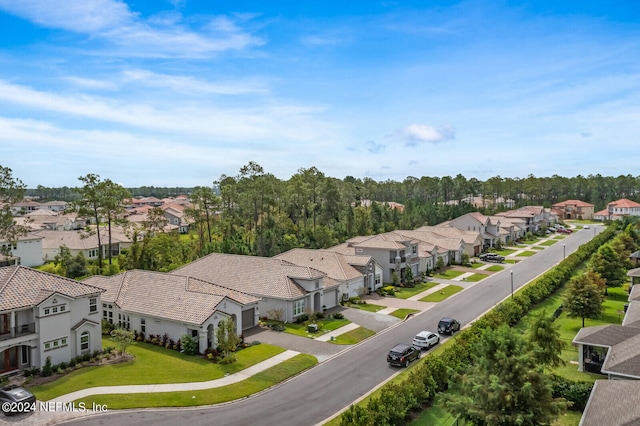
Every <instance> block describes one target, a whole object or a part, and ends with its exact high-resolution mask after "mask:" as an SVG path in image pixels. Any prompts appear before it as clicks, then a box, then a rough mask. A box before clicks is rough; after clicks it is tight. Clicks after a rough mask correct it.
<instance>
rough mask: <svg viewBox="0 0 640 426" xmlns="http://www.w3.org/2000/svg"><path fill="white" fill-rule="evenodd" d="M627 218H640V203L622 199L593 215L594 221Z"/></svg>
mask: <svg viewBox="0 0 640 426" xmlns="http://www.w3.org/2000/svg"><path fill="white" fill-rule="evenodd" d="M626 216H640V203H636V202H635V201H632V200H629V199H627V198H621V199H619V200H616V201H612V202H610V203H608V204H607V208H606V209H604V210H600V211H598V212H596V213H594V214H593V219H594V220H620V219H622V218H624V217H626Z"/></svg>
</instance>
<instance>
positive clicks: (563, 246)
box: [562, 244, 567, 260]
mask: <svg viewBox="0 0 640 426" xmlns="http://www.w3.org/2000/svg"><path fill="white" fill-rule="evenodd" d="M566 258H567V246H566V245H565V244H562V259H563V260H564V259H566Z"/></svg>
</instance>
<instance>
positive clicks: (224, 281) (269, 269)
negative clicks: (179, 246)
mask: <svg viewBox="0 0 640 426" xmlns="http://www.w3.org/2000/svg"><path fill="white" fill-rule="evenodd" d="M173 273H175V274H181V275H188V276H192V277H196V278H200V279H202V280H205V281H209V282H213V283H216V284H219V285H222V286H224V287H228V288H231V289H234V290H238V291H242V292H245V293H249V294H253V295H256V296H259V297H273V298H277V299H286V300H291V299H299V298H300V297H303V296H305V295H306V294H307V293H306V291H305V290H304V289H303V288H302V287H301V286H300V285H298V284H297V283H296V281H295V280H296V278H299V279H304V280H316V279H323V278H324V274H323V273H322V272H320V271H318V270H315V269H313V268H309V267H304V266H297V265H294V264H292V263H290V262H287V261H285V260H283V259H275V258H269V257H258V256H243V255H237V254H222V253H211V254H210V255H208V256H205V257H203V258H201V259H198V260H196V261H194V262H191V263H190V264H188V265H185V266H183V267H181V268H178V269H176V270H174V271H173Z"/></svg>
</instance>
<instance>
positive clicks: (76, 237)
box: [34, 227, 133, 264]
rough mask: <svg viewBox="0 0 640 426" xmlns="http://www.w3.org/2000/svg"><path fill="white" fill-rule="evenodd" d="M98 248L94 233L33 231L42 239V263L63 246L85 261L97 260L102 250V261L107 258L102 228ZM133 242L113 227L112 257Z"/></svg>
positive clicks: (105, 232)
mask: <svg viewBox="0 0 640 426" xmlns="http://www.w3.org/2000/svg"><path fill="white" fill-rule="evenodd" d="M100 232H101V235H100V244H101V245H100V247H99V246H98V236H97V235H96V234H95V233H92V234H89V233H87V232H85V231H52V230H48V229H43V230H40V231H34V234H35V235H38V236H40V237H41V238H42V262H41V263H40V264H42V263H44V262H46V261H50V260H53V259H54V258H55V257H56V256H57V255H58V253H60V247H62V246H65V247H67V248H68V249H69V251H70V252H71V255H72V256H77V255H78V254H79V253H82V255H83V256H84V257H85V259H87V260H97V259H98V254H99V250H102V255H103V259H107V258H108V254H109V235H108V234H107V231H106V230H105V229H104V228H100ZM132 244H133V241H131V239H130V238H129V237H127V236H126V235H125V234H124V233H123V232H121V230H120V229H119V228H117V227H114V228H113V229H112V232H111V250H112V253H111V254H112V255H113V256H117V255H118V254H119V253H120V251H121V250H122V249H124V248H128V247H131V245H132Z"/></svg>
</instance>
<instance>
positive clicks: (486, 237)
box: [446, 212, 502, 249]
mask: <svg viewBox="0 0 640 426" xmlns="http://www.w3.org/2000/svg"><path fill="white" fill-rule="evenodd" d="M500 222H501V219H500V218H499V217H493V218H492V217H489V216H485V215H483V214H482V213H479V212H472V213H467V214H464V215H462V216H460V217H457V218H455V219H452V220H450V221H448V222H447V223H446V224H447V225H448V226H451V227H454V228H458V229H460V230H463V231H467V232H478V233H479V234H480V236H481V237H482V240H483V249H487V248H490V247H494V246H495V245H496V244H497V243H498V241H500V242H502V241H501V238H500V235H501V234H500Z"/></svg>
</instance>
